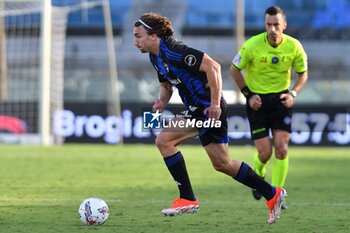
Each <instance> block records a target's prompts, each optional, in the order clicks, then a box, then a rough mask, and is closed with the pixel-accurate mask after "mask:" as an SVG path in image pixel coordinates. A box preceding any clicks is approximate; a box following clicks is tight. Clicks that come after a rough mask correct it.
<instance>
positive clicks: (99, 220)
mask: <svg viewBox="0 0 350 233" xmlns="http://www.w3.org/2000/svg"><path fill="white" fill-rule="evenodd" d="M79 215H80V220H81V221H82V222H83V223H84V224H86V225H102V224H104V223H105V222H106V220H107V219H108V216H109V209H108V206H107V204H106V202H104V201H103V200H102V199H100V198H95V197H91V198H88V199H85V200H84V201H83V202H82V203H81V205H80V207H79Z"/></svg>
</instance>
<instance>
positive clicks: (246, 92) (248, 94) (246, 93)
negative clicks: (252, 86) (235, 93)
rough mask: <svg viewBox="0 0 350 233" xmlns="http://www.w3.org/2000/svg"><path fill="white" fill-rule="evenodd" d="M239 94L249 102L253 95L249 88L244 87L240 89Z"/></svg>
mask: <svg viewBox="0 0 350 233" xmlns="http://www.w3.org/2000/svg"><path fill="white" fill-rule="evenodd" d="M241 92H242V94H243V95H244V97H245V98H246V99H247V100H249V99H250V97H252V96H253V95H255V94H254V93H253V92H251V91H250V90H249V88H248V87H247V86H244V87H243V88H242V89H241Z"/></svg>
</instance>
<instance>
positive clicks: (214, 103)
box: [199, 53, 222, 119]
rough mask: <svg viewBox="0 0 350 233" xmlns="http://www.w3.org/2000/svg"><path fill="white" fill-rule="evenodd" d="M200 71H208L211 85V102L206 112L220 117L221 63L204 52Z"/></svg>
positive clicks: (213, 116)
mask: <svg viewBox="0 0 350 233" xmlns="http://www.w3.org/2000/svg"><path fill="white" fill-rule="evenodd" d="M199 71H202V72H205V73H206V75H207V79H208V83H209V87H210V96H211V101H210V102H211V104H210V106H209V107H208V108H206V109H205V110H204V114H206V115H207V116H208V117H209V118H214V119H219V118H220V115H221V107H220V101H221V91H222V78H221V65H220V64H219V63H218V62H216V61H215V60H213V59H212V58H211V57H209V55H207V54H206V53H204V55H203V59H202V63H201V65H200V67H199Z"/></svg>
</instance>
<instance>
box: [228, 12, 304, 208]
mask: <svg viewBox="0 0 350 233" xmlns="http://www.w3.org/2000/svg"><path fill="white" fill-rule="evenodd" d="M286 27H287V21H286V15H285V12H284V10H282V9H281V8H280V7H278V6H271V7H269V8H268V9H267V10H266V11H265V29H266V32H263V33H261V34H258V35H256V36H253V37H251V38H250V39H248V40H247V41H246V42H245V43H244V44H243V46H242V48H241V49H240V50H239V52H238V54H237V55H236V56H235V57H234V59H233V61H232V66H231V68H230V73H231V76H232V77H233V79H234V81H235V82H236V84H237V86H238V87H239V88H240V89H241V91H242V93H243V95H244V96H245V97H246V100H247V103H246V110H247V116H248V119H249V124H250V131H251V137H252V139H253V140H254V143H255V146H256V148H257V153H256V154H255V155H254V157H253V161H254V164H255V172H256V173H257V174H258V175H259V176H261V177H263V178H264V177H265V175H266V164H267V162H268V161H269V160H270V158H271V156H272V150H273V148H274V152H275V161H274V163H273V170H272V181H271V184H272V185H273V186H277V187H284V186H285V180H286V177H287V172H288V167H289V157H288V156H287V151H288V143H289V138H290V133H291V108H292V106H293V105H294V101H295V98H296V97H297V94H298V93H299V92H300V91H301V89H302V88H303V87H304V85H305V84H306V82H307V79H308V76H307V55H306V53H305V51H304V49H303V47H302V45H301V44H300V42H299V41H298V40H297V39H294V38H292V37H291V36H288V35H286V34H284V33H283V32H284V30H285V29H286ZM292 67H293V68H294V70H295V72H296V73H297V79H296V82H295V84H294V86H293V87H292V89H290V90H289V89H288V88H289V87H290V83H291V68H292ZM243 69H245V77H244V76H243V74H242V72H241V70H243ZM270 133H272V140H271V139H270V137H269V136H270ZM252 192H253V196H254V198H255V199H257V200H259V199H260V198H261V193H260V192H259V191H258V190H256V189H253V190H252ZM286 208H288V207H287V206H286V205H285V204H283V205H282V209H286Z"/></svg>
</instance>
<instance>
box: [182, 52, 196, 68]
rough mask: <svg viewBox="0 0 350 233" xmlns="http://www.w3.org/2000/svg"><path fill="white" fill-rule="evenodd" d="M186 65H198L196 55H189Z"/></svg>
mask: <svg viewBox="0 0 350 233" xmlns="http://www.w3.org/2000/svg"><path fill="white" fill-rule="evenodd" d="M185 63H186V64H187V65H189V66H194V65H195V64H196V63H197V59H196V57H195V56H194V55H192V54H189V55H187V56H186V57H185Z"/></svg>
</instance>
